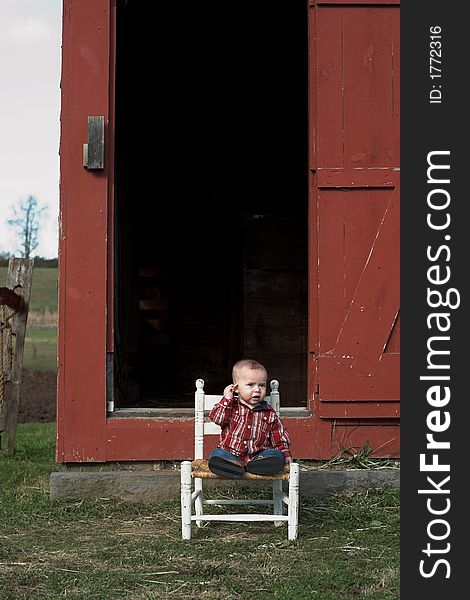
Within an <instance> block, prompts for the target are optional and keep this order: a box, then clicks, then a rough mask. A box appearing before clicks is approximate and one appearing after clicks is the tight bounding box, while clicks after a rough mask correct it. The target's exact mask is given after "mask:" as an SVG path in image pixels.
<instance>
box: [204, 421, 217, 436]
mask: <svg viewBox="0 0 470 600" xmlns="http://www.w3.org/2000/svg"><path fill="white" fill-rule="evenodd" d="M220 431H221V430H220V425H217V424H216V423H212V421H206V422H205V423H204V435H220Z"/></svg>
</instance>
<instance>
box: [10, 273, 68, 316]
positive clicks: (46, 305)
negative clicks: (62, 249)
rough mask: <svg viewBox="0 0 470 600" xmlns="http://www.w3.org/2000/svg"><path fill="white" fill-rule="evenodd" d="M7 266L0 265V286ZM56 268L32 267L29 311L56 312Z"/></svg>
mask: <svg viewBox="0 0 470 600" xmlns="http://www.w3.org/2000/svg"><path fill="white" fill-rule="evenodd" d="M7 271H8V269H7V267H0V286H4V285H5V283H6V277H7ZM57 271H58V270H57V268H50V269H45V268H33V282H32V286H31V298H30V303H29V310H30V311H38V312H44V311H46V310H47V311H52V312H57Z"/></svg>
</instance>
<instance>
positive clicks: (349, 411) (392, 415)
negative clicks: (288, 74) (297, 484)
mask: <svg viewBox="0 0 470 600" xmlns="http://www.w3.org/2000/svg"><path fill="white" fill-rule="evenodd" d="M309 15H310V16H309V18H310V21H309V25H310V28H309V35H310V47H311V64H310V102H311V106H310V123H311V127H310V129H311V137H310V141H311V144H310V166H311V171H312V185H311V190H310V208H311V211H310V230H311V245H310V248H311V256H310V260H311V263H310V264H311V265H312V267H311V274H312V276H311V287H310V302H311V304H310V340H311V347H310V350H311V352H312V355H313V357H314V362H313V382H312V383H313V393H314V399H315V400H314V412H315V418H316V419H317V432H318V437H317V441H318V455H319V458H329V457H330V456H331V455H333V454H335V453H336V452H338V450H341V449H346V448H354V449H356V450H357V449H361V448H362V447H363V446H364V445H365V444H366V442H367V443H368V445H369V446H370V447H371V448H372V450H373V451H374V455H376V456H391V455H395V456H396V455H397V453H398V448H399V432H398V416H399V404H398V402H399V168H398V166H399V7H398V2H374V3H369V2H368V3H367V6H366V5H365V2H354V3H352V2H347V1H343V2H328V3H326V2H322V1H317V2H311V3H310V13H309Z"/></svg>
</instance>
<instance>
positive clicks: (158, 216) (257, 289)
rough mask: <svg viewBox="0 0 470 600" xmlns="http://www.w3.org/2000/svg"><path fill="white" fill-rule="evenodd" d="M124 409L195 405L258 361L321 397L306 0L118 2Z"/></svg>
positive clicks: (118, 331) (293, 398)
mask: <svg viewBox="0 0 470 600" xmlns="http://www.w3.org/2000/svg"><path fill="white" fill-rule="evenodd" d="M116 40H117V43H116V155H115V161H116V182H115V183H116V186H115V187H116V198H115V239H116V255H115V286H116V289H115V299H116V306H115V315H116V317H115V336H116V339H115V358H114V395H115V403H116V406H117V407H157V408H159V407H166V408H172V407H174V408H176V407H190V406H192V405H193V397H194V396H193V392H194V381H195V379H196V378H198V377H202V378H203V379H205V380H206V389H208V390H209V391H210V392H212V393H218V392H220V393H222V391H223V389H224V387H225V386H226V385H227V384H228V383H230V382H231V367H232V365H233V363H234V362H235V361H236V360H238V359H239V358H242V357H249V358H255V359H257V360H259V361H261V362H263V363H264V364H265V365H266V366H267V368H268V375H269V377H270V378H277V379H279V380H280V382H281V392H282V404H283V406H305V404H306V400H307V265H308V248H307V227H308V208H307V207H308V174H307V127H308V122H307V14H306V3H305V1H304V0H294V1H292V2H284V1H281V0H277V1H274V2H270V3H269V4H265V3H261V2H260V3H258V2H256V3H255V2H249V1H246V2H239V3H237V4H236V5H234V4H229V3H224V2H220V1H219V0H206V1H205V2H203V3H196V4H195V3H183V4H182V3H177V2H166V3H165V2H158V3H142V2H138V1H137V0H127V1H125V0H121V1H120V2H118V11H117V34H116Z"/></svg>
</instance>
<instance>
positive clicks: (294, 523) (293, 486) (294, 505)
mask: <svg viewBox="0 0 470 600" xmlns="http://www.w3.org/2000/svg"><path fill="white" fill-rule="evenodd" d="M288 517H289V520H288V526H287V529H288V533H287V535H288V539H289V540H296V539H297V531H298V522H299V464H298V463H291V465H290V477H289V509H288Z"/></svg>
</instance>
